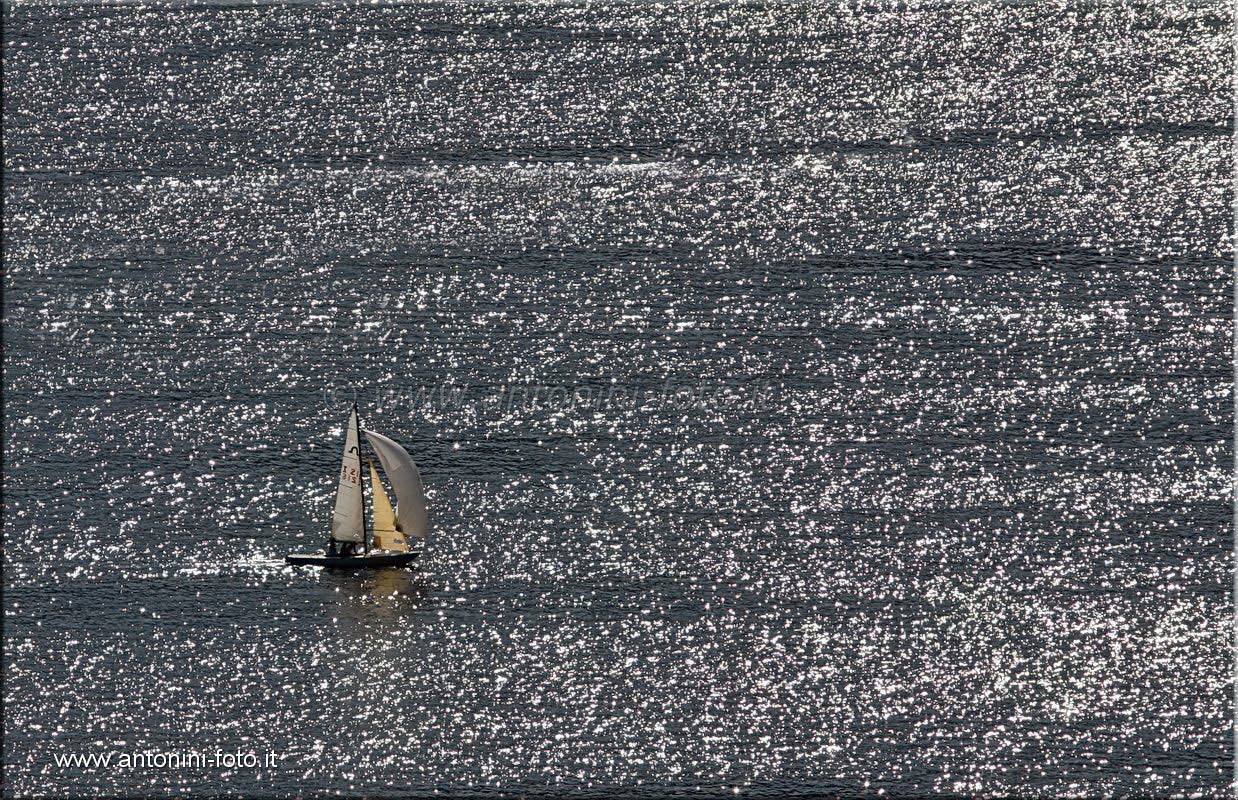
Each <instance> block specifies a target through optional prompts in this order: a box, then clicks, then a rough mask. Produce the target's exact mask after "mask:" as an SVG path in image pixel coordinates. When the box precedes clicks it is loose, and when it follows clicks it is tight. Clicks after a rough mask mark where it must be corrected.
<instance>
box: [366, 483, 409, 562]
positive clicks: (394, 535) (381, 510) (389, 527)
mask: <svg viewBox="0 0 1238 800" xmlns="http://www.w3.org/2000/svg"><path fill="white" fill-rule="evenodd" d="M370 486H372V487H373V489H374V491H373V492H372V493H371V495H370V496H371V497H373V498H374V522H373V525H374V539H373V541H374V547H376V548H377V549H379V550H398V551H400V552H401V553H407V552H408V542H406V541H405V540H404V534H403V533H400V531H399V530H397V528H396V524H395V512H394V511H392V510H391V501H389V500H388V499H387V493H386V492H385V491H383V482H382V479H380V478H379V477H378V470H377V469H375V468H374V463H373V462H370Z"/></svg>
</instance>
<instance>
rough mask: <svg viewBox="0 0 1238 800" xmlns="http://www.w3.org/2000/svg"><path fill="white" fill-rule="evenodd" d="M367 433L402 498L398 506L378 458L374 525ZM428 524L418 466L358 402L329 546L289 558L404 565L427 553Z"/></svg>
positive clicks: (346, 443)
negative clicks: (364, 454)
mask: <svg viewBox="0 0 1238 800" xmlns="http://www.w3.org/2000/svg"><path fill="white" fill-rule="evenodd" d="M361 434H365V438H366V440H367V441H368V442H369V443H370V449H371V450H373V451H374V454H375V455H377V456H378V461H379V463H381V464H382V467H383V471H384V472H386V473H387V479H388V480H390V481H391V488H392V489H393V490H394V491H395V496H396V506H395V508H394V509H393V508H392V507H391V501H390V500H388V499H387V493H386V491H385V490H384V489H383V482H382V479H381V478H380V477H379V475H378V468H377V467H376V466H375V465H374V462H373V460H369V461H368V466H369V476H368V477H369V483H370V494H371V499H372V503H373V506H374V513H373V519H372V521H369V522H370V524H369V525H368V526H367V514H366V513H365V511H366V509H365V505H366V504H365V495H366V491H365V483H366V480H365V479H366V476H365V475H364V474H363V472H362V466H361ZM428 527H429V525H428V519H427V515H426V496H425V492H424V491H423V489H422V486H421V473H419V472H418V471H417V465H416V464H414V463H413V459H412V457H411V456H409V454H408V451H407V450H405V449H404V448H403V447H401V446H400V445H399V444H398V443H396V442H395V441H393V440H392V439H389V438H388V437H386V436H383V435H382V434H381V433H376V432H374V431H369V430H365V429H363V428H362V427H361V416H360V414H358V413H357V406H356V404H355V403H354V404H353V407H352V410H351V411H350V412H349V413H348V425H347V428H346V429H345V432H344V458H343V463H342V464H341V466H340V475H339V485H338V486H337V488H336V490H335V513H334V514H333V515H332V517H331V536H330V538H329V539H328V540H327V549H326V550H325V551H322V552H318V553H289V554H288V556H287V557H286V561H287V562H288V563H289V564H293V565H301V564H310V565H316V566H322V567H342V568H351V569H356V568H361V567H399V566H403V565H405V564H408V563H410V562H412V561H414V560H415V559H416V558H417V557H418V556H420V555H421V548H422V545H424V543H425V539H426V530H427V529H428ZM367 528H368V529H367ZM410 540H412V542H413V545H412V546H410V544H409V541H410Z"/></svg>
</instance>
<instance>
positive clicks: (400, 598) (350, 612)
mask: <svg viewBox="0 0 1238 800" xmlns="http://www.w3.org/2000/svg"><path fill="white" fill-rule="evenodd" d="M324 572H325V574H324V576H323V580H324V582H325V583H326V585H327V586H329V587H330V588H332V589H335V590H337V591H338V592H339V594H340V596H342V598H344V599H345V602H342V603H341V604H340V613H341V616H351V617H355V618H363V617H365V618H372V617H373V616H374V615H375V613H377V615H378V616H380V617H399V616H403V615H404V614H406V613H408V612H412V611H416V610H417V609H419V608H420V607H421V605H422V603H423V601H424V600H425V598H426V594H427V591H426V587H425V585H424V582H423V580H422V579H421V577H420V576H419V575H418V573H417V572H416V571H414V570H408V569H404V568H388V569H369V570H359V571H356V572H345V571H338V572H337V571H335V570H325V571H324Z"/></svg>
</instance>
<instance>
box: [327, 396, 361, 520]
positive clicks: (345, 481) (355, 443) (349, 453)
mask: <svg viewBox="0 0 1238 800" xmlns="http://www.w3.org/2000/svg"><path fill="white" fill-rule="evenodd" d="M358 427H359V422H358V420H357V408H356V406H353V410H352V412H351V413H350V414H349V415H348V432H347V433H345V434H344V463H343V464H342V465H341V466H340V484H339V488H338V489H336V492H335V514H334V515H333V516H332V518H331V538H332V539H334V540H335V541H337V542H364V541H365V498H364V497H363V495H362V489H361V447H360V445H361V442H360V438H359V436H358V434H357V429H358Z"/></svg>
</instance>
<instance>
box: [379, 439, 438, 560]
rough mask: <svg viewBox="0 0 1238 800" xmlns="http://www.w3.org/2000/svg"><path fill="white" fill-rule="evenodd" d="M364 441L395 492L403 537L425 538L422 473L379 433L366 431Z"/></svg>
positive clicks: (401, 449) (408, 456) (406, 453)
mask: <svg viewBox="0 0 1238 800" xmlns="http://www.w3.org/2000/svg"><path fill="white" fill-rule="evenodd" d="M365 438H367V439H369V440H370V446H371V447H373V448H374V452H375V453H377V454H378V460H379V461H381V462H382V464H383V471H384V472H386V473H387V479H388V480H389V481H391V488H392V489H394V490H395V499H396V508H395V517H396V524H397V525H399V528H400V530H401V531H402V532H403V533H404V535H405V536H409V537H415V538H418V539H424V538H425V537H426V531H427V530H428V528H429V521H428V519H427V515H426V495H425V492H424V491H423V490H422V488H421V473H420V472H418V471H417V465H416V464H414V463H413V459H412V457H411V456H410V455H409V454H408V451H407V450H405V449H404V448H403V447H400V445H398V444H396V443H395V442H393V441H392V440H391V439H388V438H387V437H386V436H383V435H382V434H381V433H375V432H374V431H366V432H365Z"/></svg>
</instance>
